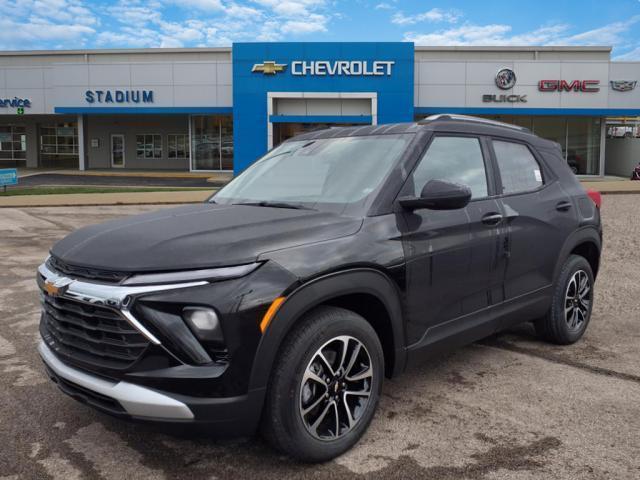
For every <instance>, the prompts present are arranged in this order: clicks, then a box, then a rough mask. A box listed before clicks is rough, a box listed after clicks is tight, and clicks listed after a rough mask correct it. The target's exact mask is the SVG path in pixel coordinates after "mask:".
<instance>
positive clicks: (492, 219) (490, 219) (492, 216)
mask: <svg viewBox="0 0 640 480" xmlns="http://www.w3.org/2000/svg"><path fill="white" fill-rule="evenodd" d="M501 221H502V215H501V214H499V213H487V214H486V215H484V216H483V217H482V223H484V224H485V225H497V224H498V223H500V222H501Z"/></svg>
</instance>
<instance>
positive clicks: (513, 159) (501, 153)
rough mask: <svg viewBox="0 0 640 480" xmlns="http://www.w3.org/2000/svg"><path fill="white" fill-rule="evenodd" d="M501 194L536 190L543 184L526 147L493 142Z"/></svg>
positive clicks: (500, 141) (538, 170) (532, 157)
mask: <svg viewBox="0 0 640 480" xmlns="http://www.w3.org/2000/svg"><path fill="white" fill-rule="evenodd" d="M493 151H494V152H495V155H496V162H497V164H498V170H499V171H500V179H501V180H502V193H503V194H511V193H521V192H529V191H531V190H536V189H537V188H540V187H541V186H542V185H543V184H544V179H543V178H542V169H541V168H540V164H539V163H538V161H537V160H536V158H535V157H534V156H533V154H532V153H531V150H529V148H528V147H527V146H526V145H523V144H521V143H514V142H505V141H502V140H493Z"/></svg>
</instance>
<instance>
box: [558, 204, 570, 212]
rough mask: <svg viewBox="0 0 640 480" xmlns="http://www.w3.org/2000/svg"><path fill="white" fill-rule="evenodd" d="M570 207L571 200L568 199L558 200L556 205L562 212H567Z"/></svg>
mask: <svg viewBox="0 0 640 480" xmlns="http://www.w3.org/2000/svg"><path fill="white" fill-rule="evenodd" d="M570 208H571V202H566V201H564V202H558V204H557V205H556V210H558V211H560V212H566V211H567V210H569V209H570Z"/></svg>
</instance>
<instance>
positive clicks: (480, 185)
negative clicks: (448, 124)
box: [413, 137, 487, 198]
mask: <svg viewBox="0 0 640 480" xmlns="http://www.w3.org/2000/svg"><path fill="white" fill-rule="evenodd" d="M430 180H446V181H448V182H454V183H459V184H462V185H466V186H468V187H469V188H470V189H471V198H482V197H486V196H487V175H486V173H485V169H484V158H483V156H482V148H481V147H480V140H478V139H477V138H472V137H436V138H434V139H433V141H432V142H431V145H429V149H428V150H427V153H425V155H424V157H422V159H421V160H420V164H419V165H418V166H417V167H416V169H415V171H414V172H413V185H414V188H415V192H414V194H415V196H416V197H419V196H420V193H421V192H422V188H423V187H424V186H425V185H426V183H427V182H428V181H430Z"/></svg>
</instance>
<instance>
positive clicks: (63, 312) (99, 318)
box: [41, 295, 149, 370]
mask: <svg viewBox="0 0 640 480" xmlns="http://www.w3.org/2000/svg"><path fill="white" fill-rule="evenodd" d="M43 297H44V300H43V307H44V308H43V313H42V319H41V332H42V336H43V338H44V340H45V342H46V343H47V345H48V346H49V348H51V349H52V350H54V351H55V352H56V353H57V354H58V355H59V356H61V357H64V358H67V359H70V360H71V361H73V362H75V363H80V364H84V365H86V366H90V367H99V368H109V369H118V370H122V369H126V368H128V367H129V366H131V365H132V364H133V363H135V362H136V360H138V358H140V356H141V355H142V353H143V352H144V350H145V349H146V348H147V347H148V345H149V341H148V340H147V339H146V338H145V337H144V336H143V335H142V334H141V333H140V332H139V331H138V330H136V329H135V328H134V327H133V326H132V325H131V324H130V323H129V322H128V321H127V320H125V319H124V318H123V317H122V316H121V315H120V314H119V313H118V312H117V311H116V310H113V309H111V308H108V307H104V306H101V305H91V304H86V303H82V302H79V301H75V300H69V299H66V298H60V297H52V296H49V295H43Z"/></svg>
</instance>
